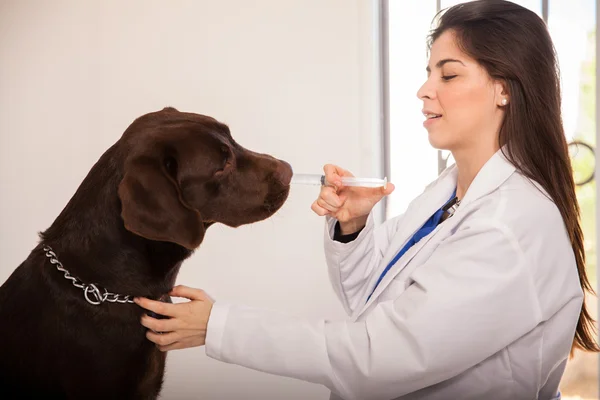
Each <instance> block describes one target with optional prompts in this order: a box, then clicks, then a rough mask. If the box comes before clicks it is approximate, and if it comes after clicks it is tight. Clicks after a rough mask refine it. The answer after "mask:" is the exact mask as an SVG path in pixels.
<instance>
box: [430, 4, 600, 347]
mask: <svg viewBox="0 0 600 400" xmlns="http://www.w3.org/2000/svg"><path fill="white" fill-rule="evenodd" d="M436 19H437V26H436V27H435V29H433V31H432V32H431V34H430V35H429V38H428V46H429V48H431V45H432V44H433V42H434V41H435V40H436V39H437V38H438V37H439V36H440V35H441V34H442V33H444V32H445V31H447V30H451V31H452V32H453V33H454V34H455V37H456V40H457V43H458V46H459V47H460V49H461V50H462V51H463V52H464V53H465V54H467V55H469V56H470V57H472V58H473V59H475V60H476V61H477V62H478V63H479V64H480V65H481V66H482V67H483V68H485V70H486V71H487V73H488V74H489V75H490V77H491V78H492V79H494V80H497V81H501V82H504V84H505V90H506V91H507V92H508V96H509V98H510V102H509V104H508V106H507V107H506V114H505V117H504V120H503V122H502V126H501V128H500V136H499V145H500V146H501V147H502V148H503V152H504V154H505V156H506V157H507V159H508V160H509V161H510V162H511V163H512V164H514V165H515V167H516V168H517V169H518V170H519V171H520V172H521V173H523V174H524V175H525V176H526V177H528V178H529V179H531V180H533V181H535V182H537V183H538V184H540V185H541V186H542V187H543V188H544V190H545V191H546V192H547V193H548V195H549V196H550V197H551V198H552V200H553V201H554V203H555V204H556V206H557V207H558V209H559V211H560V213H561V215H562V218H563V220H564V222H565V225H566V228H567V231H568V233H569V238H570V239H571V244H572V246H573V251H574V253H575V259H576V262H577V270H578V272H579V280H580V282H581V287H582V288H583V290H584V293H585V291H588V292H590V293H593V289H592V287H591V285H590V282H589V280H588V278H587V275H586V271H585V251H584V247H583V232H582V230H581V226H580V212H579V203H578V202H577V197H576V195H575V182H574V178H573V171H572V168H571V161H570V158H569V152H568V149H567V141H566V138H565V134H564V130H563V125H562V119H561V109H560V107H561V93H560V72H559V68H558V62H557V57H556V51H555V49H554V45H553V43H552V39H551V37H550V34H549V32H548V29H547V27H546V24H545V23H544V21H543V20H542V19H541V18H540V17H539V16H538V15H537V14H535V13H534V12H533V11H530V10H528V9H526V8H524V7H521V6H519V5H517V4H514V3H511V2H509V1H504V0H479V1H473V2H469V3H464V4H459V5H457V6H454V7H451V8H449V9H447V10H444V11H442V12H441V13H440V14H439V15H438V16H436ZM594 324H595V321H594V320H593V318H592V317H591V315H590V313H589V312H588V310H587V308H586V304H585V299H584V303H583V306H582V308H581V314H580V316H579V321H578V323H577V330H576V332H575V338H574V341H573V349H574V348H580V349H583V350H587V351H595V352H597V351H600V347H599V346H598V344H597V343H596V340H595V338H594V334H595V332H596V329H595V326H594Z"/></svg>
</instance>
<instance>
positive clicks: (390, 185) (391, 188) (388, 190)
mask: <svg viewBox="0 0 600 400" xmlns="http://www.w3.org/2000/svg"><path fill="white" fill-rule="evenodd" d="M394 189H396V186H394V184H393V183H390V182H388V184H387V186H386V187H385V188H384V187H383V186H382V187H381V193H382V194H383V195H384V196H387V195H390V194H392V192H393V191H394Z"/></svg>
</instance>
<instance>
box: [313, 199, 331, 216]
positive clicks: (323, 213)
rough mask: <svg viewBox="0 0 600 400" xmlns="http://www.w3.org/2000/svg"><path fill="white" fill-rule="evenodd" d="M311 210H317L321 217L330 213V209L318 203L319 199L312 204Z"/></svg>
mask: <svg viewBox="0 0 600 400" xmlns="http://www.w3.org/2000/svg"><path fill="white" fill-rule="evenodd" d="M310 208H311V210H313V211H314V212H315V214H317V215H318V216H320V217H323V216H325V215H329V210H326V209H324V208H323V207H321V206H320V205H319V204H318V203H317V200H315V201H314V202H313V203H312V205H311V206H310Z"/></svg>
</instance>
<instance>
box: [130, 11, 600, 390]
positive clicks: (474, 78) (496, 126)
mask: <svg viewBox="0 0 600 400" xmlns="http://www.w3.org/2000/svg"><path fill="white" fill-rule="evenodd" d="M429 48H430V59H429V64H428V66H427V72H428V77H427V80H426V82H425V83H424V84H423V86H422V87H421V88H420V90H419V91H418V96H419V98H420V99H421V100H422V101H423V105H424V107H423V113H424V114H425V118H426V121H425V123H424V125H425V128H426V129H427V132H428V135H429V141H430V143H431V145H432V146H433V147H435V148H437V149H447V150H450V151H451V152H452V155H453V157H454V159H455V160H456V164H455V165H454V166H452V167H450V168H448V169H447V170H446V171H445V172H444V173H442V174H441V176H440V177H439V178H438V179H437V180H436V181H434V182H433V183H432V184H430V185H429V186H428V187H427V188H426V190H425V191H424V193H423V194H421V195H420V196H418V197H417V198H416V199H415V200H414V201H413V202H412V203H411V204H410V205H409V207H408V209H407V210H406V212H405V213H404V214H403V215H402V216H399V217H397V218H394V219H391V220H389V221H387V222H386V223H384V224H383V225H382V226H381V227H378V228H375V227H374V225H373V220H372V217H371V214H370V212H371V209H372V208H373V206H374V205H375V204H376V203H377V202H378V201H379V200H380V199H381V198H382V197H383V196H385V195H388V194H389V193H391V192H392V190H393V189H394V188H393V185H389V186H388V187H387V189H385V190H383V189H364V188H363V189H357V188H350V187H343V186H342V185H341V183H340V182H339V177H340V176H344V175H349V172H347V171H345V170H343V169H341V168H339V167H336V166H331V165H328V166H326V167H325V173H326V175H327V179H328V180H329V181H331V182H337V183H336V185H335V187H323V188H322V190H321V192H320V195H319V197H318V199H317V200H316V201H315V203H314V204H313V206H312V209H313V210H314V211H315V212H316V213H317V214H319V215H323V216H326V233H325V251H326V256H327V264H328V266H329V270H330V276H331V279H332V282H333V286H334V288H335V289H336V293H337V295H338V296H339V298H340V300H341V302H342V303H343V305H344V307H345V309H346V311H347V312H348V314H349V315H350V316H351V317H352V318H351V321H345V322H342V321H339V322H335V321H334V322H331V321H318V322H314V323H311V322H307V321H300V320H295V319H292V318H287V317H286V316H285V315H279V314H274V313H270V312H267V311H263V310H260V309H251V308H247V307H241V306H229V305H223V304H221V303H220V302H216V303H214V304H213V302H212V300H211V299H209V298H208V297H207V296H206V295H205V294H204V293H203V292H202V291H200V290H195V289H190V288H186V287H181V286H180V287H176V288H175V289H174V291H173V293H172V295H174V296H180V297H187V298H189V299H191V300H192V301H191V302H188V303H182V304H177V305H170V304H162V303H157V302H153V301H150V300H147V299H137V300H136V301H137V302H138V304H140V305H141V306H142V307H144V308H147V309H149V310H151V311H154V312H157V313H159V314H166V315H168V316H171V317H172V318H171V319H170V320H156V319H153V318H150V317H144V318H143V319H142V324H143V325H144V326H146V327H148V328H149V329H150V330H154V331H160V332H164V333H163V334H160V335H159V334H156V333H154V332H152V331H150V330H149V331H148V338H149V339H150V340H152V341H153V342H155V343H157V344H158V345H159V347H160V348H161V349H162V350H170V349H177V348H184V347H191V346H200V345H204V344H206V353H207V355H209V356H210V357H213V358H215V359H218V360H222V361H225V362H230V363H235V364H239V365H243V366H247V367H249V368H254V369H257V370H261V371H266V372H269V373H273V374H278V375H284V376H288V377H294V378H299V379H303V380H306V381H310V382H315V383H320V384H323V385H326V386H327V387H328V388H330V389H331V390H332V392H333V395H332V396H333V398H344V399H391V398H401V399H417V398H418V399H444V400H445V399H482V398H486V399H534V398H539V399H555V398H560V393H559V392H558V387H559V382H560V379H561V376H562V374H563V371H564V368H565V364H566V362H567V358H568V356H569V352H570V351H571V349H572V348H573V347H578V348H581V349H584V350H588V351H599V348H598V345H597V344H596V343H595V341H594V339H593V338H594V333H593V331H594V329H593V321H592V318H591V317H590V315H589V314H588V312H587V310H586V308H585V304H584V302H583V299H584V291H585V290H588V291H591V288H590V284H589V282H588V280H587V277H586V273H585V268H584V249H583V239H582V232H581V228H580V225H579V221H578V219H579V209H578V205H577V200H576V197H575V188H574V183H573V178H572V171H571V166H570V161H569V158H568V152H567V146H566V142H565V136H564V132H563V127H562V124H561V117H560V92H559V78H558V74H557V66H556V59H555V55H554V51H553V46H552V42H551V39H550V36H549V34H548V31H547V30H546V26H545V24H544V23H543V21H542V20H540V18H539V17H538V16H537V15H536V14H535V13H533V12H531V11H529V10H527V9H525V8H523V7H520V6H518V5H515V4H513V3H510V2H507V1H501V0H486V1H475V2H471V3H466V4H461V5H458V6H455V7H452V8H450V9H449V10H447V12H445V13H444V14H443V15H442V16H441V19H440V20H439V24H438V26H437V27H436V29H435V30H434V31H433V32H432V33H431V37H430V41H429ZM449 200H450V201H449ZM415 232H416V233H415ZM338 396H339V397H338Z"/></svg>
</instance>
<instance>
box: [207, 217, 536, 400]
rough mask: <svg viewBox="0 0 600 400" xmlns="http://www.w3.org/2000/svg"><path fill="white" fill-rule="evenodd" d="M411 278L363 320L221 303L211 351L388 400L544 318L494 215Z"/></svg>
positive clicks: (350, 393)
mask: <svg viewBox="0 0 600 400" xmlns="http://www.w3.org/2000/svg"><path fill="white" fill-rule="evenodd" d="M413 279H414V282H413V284H412V285H411V286H409V287H408V288H407V289H406V290H405V291H404V292H403V293H402V294H400V295H399V296H398V297H397V298H396V299H395V300H390V301H385V302H382V303H379V304H377V305H376V306H375V307H374V308H373V309H371V310H370V311H369V314H368V315H367V316H366V318H365V319H364V320H362V321H358V322H341V321H326V320H320V321H303V320H301V319H295V318H292V317H289V316H287V315H285V314H281V313H275V312H271V311H267V310H261V309H256V308H249V307H243V306H233V305H225V304H220V302H219V301H218V300H217V302H216V303H215V304H214V308H213V312H212V313H211V317H210V319H209V323H208V330H207V332H208V335H207V340H206V353H207V355H208V356H209V357H212V358H215V359H218V360H221V361H224V362H228V363H234V364H238V365H242V366H246V367H249V368H253V369H256V370H260V371H264V372H268V373H272V374H276V375H282V376H287V377H292V378H297V379H302V380H306V381H309V382H314V383H319V384H323V385H325V386H327V387H328V388H329V389H330V390H332V391H333V392H334V393H336V394H338V395H340V396H341V397H342V398H344V399H346V400H352V399H365V398H368V399H370V400H378V399H381V400H384V399H393V398H396V397H399V396H402V395H405V394H407V393H410V392H414V391H416V390H419V389H421V388H424V387H428V386H431V385H434V384H436V383H439V382H441V381H444V380H446V379H449V378H452V377H453V376H456V375H458V374H460V373H461V372H463V371H465V370H467V369H468V368H470V367H472V366H474V365H476V364H477V363H479V362H481V361H483V360H485V359H486V358H488V357H489V356H491V355H493V354H495V353H496V352H498V351H500V350H501V349H503V348H505V347H506V346H508V345H509V344H510V343H512V342H514V341H515V340H517V339H518V338H519V337H521V336H522V335H524V334H526V333H527V332H529V331H531V330H532V329H533V328H534V327H535V326H536V325H538V324H539V323H540V322H541V319H542V317H541V311H540V306H539V303H538V297H537V295H536V289H535V285H534V282H533V279H532V276H531V275H530V271H529V268H528V260H527V259H525V257H524V255H523V253H522V251H521V250H520V248H519V245H518V243H517V241H516V239H515V238H514V237H513V235H512V234H511V232H509V231H508V230H507V229H506V228H504V227H503V226H502V225H500V224H497V223H495V222H493V221H492V222H489V223H487V222H481V223H475V224H471V225H470V226H469V227H466V228H463V229H461V230H459V231H458V232H456V233H455V234H454V235H453V236H451V237H450V238H448V239H446V240H445V241H444V242H442V243H441V244H440V245H439V247H438V248H437V249H436V251H435V252H434V253H433V254H432V256H431V257H430V259H429V260H428V261H427V262H426V263H425V264H422V265H421V266H420V267H419V268H418V270H417V271H416V272H414V274H413Z"/></svg>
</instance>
